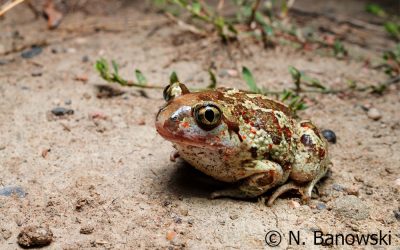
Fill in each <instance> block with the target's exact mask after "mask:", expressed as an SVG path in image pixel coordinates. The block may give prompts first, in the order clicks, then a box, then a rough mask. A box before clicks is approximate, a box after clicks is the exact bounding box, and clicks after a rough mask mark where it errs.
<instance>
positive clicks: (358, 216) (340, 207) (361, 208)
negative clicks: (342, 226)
mask: <svg viewBox="0 0 400 250" xmlns="http://www.w3.org/2000/svg"><path fill="white" fill-rule="evenodd" d="M332 210H333V211H334V212H336V213H337V214H338V215H341V216H344V217H347V218H350V219H355V220H363V219H366V218H368V217H369V208H368V206H367V205H366V204H365V203H364V202H363V201H362V200H361V199H360V198H358V197H356V196H354V195H346V196H343V197H339V198H337V199H336V200H335V201H334V203H333V205H332Z"/></svg>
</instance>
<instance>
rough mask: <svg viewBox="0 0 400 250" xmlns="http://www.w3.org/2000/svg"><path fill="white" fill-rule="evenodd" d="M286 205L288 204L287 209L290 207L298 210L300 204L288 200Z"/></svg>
mask: <svg viewBox="0 0 400 250" xmlns="http://www.w3.org/2000/svg"><path fill="white" fill-rule="evenodd" d="M288 204H289V207H291V208H299V207H300V203H298V202H297V201H294V200H290V201H289V202H288Z"/></svg>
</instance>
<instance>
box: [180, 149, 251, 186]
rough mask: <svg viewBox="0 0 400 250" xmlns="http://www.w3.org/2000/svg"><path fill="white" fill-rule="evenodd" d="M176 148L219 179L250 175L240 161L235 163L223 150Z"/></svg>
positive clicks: (191, 163)
mask: <svg viewBox="0 0 400 250" xmlns="http://www.w3.org/2000/svg"><path fill="white" fill-rule="evenodd" d="M176 149H177V150H178V151H179V155H180V157H182V158H183V159H184V160H185V161H187V162H188V163H189V164H190V165H192V166H193V167H195V168H196V169H198V170H200V171H201V172H203V173H205V174H206V175H209V176H211V177H213V178H215V179H217V180H220V181H225V182H235V181H238V180H240V179H243V178H246V177H248V176H249V175H250V174H249V173H247V172H246V171H245V169H244V168H243V167H242V166H241V164H240V163H237V164H235V161H232V159H227V156H226V154H225V153H224V151H223V150H218V149H215V150H211V149H205V148H198V147H193V146H179V145H176ZM231 157H232V155H231ZM233 157H234V156H233ZM228 158H229V157H228Z"/></svg>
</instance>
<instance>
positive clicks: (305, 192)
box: [267, 181, 316, 207]
mask: <svg viewBox="0 0 400 250" xmlns="http://www.w3.org/2000/svg"><path fill="white" fill-rule="evenodd" d="M315 184H316V182H315V181H311V182H309V183H308V184H305V185H304V184H303V185H301V184H297V183H294V182H289V183H286V184H284V185H282V186H280V187H279V188H278V189H277V190H275V192H274V193H273V194H272V196H271V197H270V198H269V199H268V203H267V205H268V206H269V207H270V206H272V205H273V203H274V201H275V200H276V198H278V197H279V196H280V195H282V194H283V193H286V192H287V191H289V190H293V189H295V190H297V191H299V193H300V194H301V196H302V200H303V201H304V202H305V203H308V202H309V201H310V200H311V193H312V190H313V189H314V186H315Z"/></svg>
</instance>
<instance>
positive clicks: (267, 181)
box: [211, 162, 283, 199]
mask: <svg viewBox="0 0 400 250" xmlns="http://www.w3.org/2000/svg"><path fill="white" fill-rule="evenodd" d="M262 164H263V165H264V167H267V166H268V167H269V168H267V170H264V171H265V172H261V173H256V174H253V175H251V176H249V177H247V178H246V179H243V182H242V184H240V185H239V186H238V187H237V188H229V189H225V190H220V191H216V192H213V193H212V194H211V198H212V199H214V198H219V197H231V198H254V197H257V196H259V195H262V194H263V193H265V192H266V191H267V190H269V189H270V188H272V187H274V186H276V185H278V184H279V183H280V182H281V181H282V178H283V171H282V168H281V167H280V166H279V165H278V164H276V163H273V162H264V163H262Z"/></svg>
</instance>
